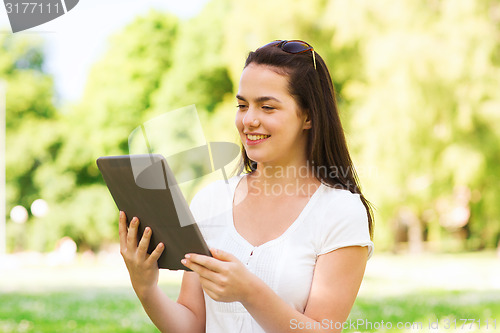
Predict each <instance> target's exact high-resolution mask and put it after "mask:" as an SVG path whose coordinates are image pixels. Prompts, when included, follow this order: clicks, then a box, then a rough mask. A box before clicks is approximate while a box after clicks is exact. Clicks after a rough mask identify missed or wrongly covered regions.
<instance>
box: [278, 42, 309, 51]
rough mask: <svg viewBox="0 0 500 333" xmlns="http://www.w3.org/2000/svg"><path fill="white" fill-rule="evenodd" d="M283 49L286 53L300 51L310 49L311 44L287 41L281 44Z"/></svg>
mask: <svg viewBox="0 0 500 333" xmlns="http://www.w3.org/2000/svg"><path fill="white" fill-rule="evenodd" d="M281 48H282V49H283V51H285V52H288V53H301V52H305V51H309V50H312V46H310V45H308V44H306V43H304V42H298V41H295V42H287V43H285V44H284V45H282V46H281Z"/></svg>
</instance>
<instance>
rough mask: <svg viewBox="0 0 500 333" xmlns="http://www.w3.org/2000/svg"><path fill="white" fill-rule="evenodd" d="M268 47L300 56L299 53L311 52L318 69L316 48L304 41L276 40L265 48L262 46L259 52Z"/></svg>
mask: <svg viewBox="0 0 500 333" xmlns="http://www.w3.org/2000/svg"><path fill="white" fill-rule="evenodd" d="M267 46H277V47H279V48H280V49H282V50H283V51H285V52H287V53H292V54H298V53H303V52H307V51H311V52H312V55H313V63H314V69H316V57H315V55H314V53H315V52H314V48H313V47H312V46H311V45H309V44H307V43H306V42H304V41H302V40H296V39H295V40H275V41H272V42H271V43H267V44H266V45H264V46H261V47H259V48H258V49H257V51H258V50H259V49H261V48H264V47H267Z"/></svg>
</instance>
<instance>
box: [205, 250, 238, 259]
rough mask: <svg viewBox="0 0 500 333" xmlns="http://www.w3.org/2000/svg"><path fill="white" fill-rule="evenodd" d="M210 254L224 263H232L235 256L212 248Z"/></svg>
mask: <svg viewBox="0 0 500 333" xmlns="http://www.w3.org/2000/svg"><path fill="white" fill-rule="evenodd" d="M210 252H211V253H212V255H213V256H214V258H216V259H219V260H222V261H232V260H233V258H234V256H233V255H232V254H231V253H228V252H225V251H222V250H219V249H214V248H210Z"/></svg>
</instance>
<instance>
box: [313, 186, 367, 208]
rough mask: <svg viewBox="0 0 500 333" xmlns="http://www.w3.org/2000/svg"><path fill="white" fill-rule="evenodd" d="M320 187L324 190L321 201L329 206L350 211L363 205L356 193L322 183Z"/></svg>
mask: <svg viewBox="0 0 500 333" xmlns="http://www.w3.org/2000/svg"><path fill="white" fill-rule="evenodd" d="M322 186H323V188H324V195H323V200H325V201H328V203H329V204H330V205H333V206H335V207H336V208H345V209H350V208H354V207H356V206H358V207H359V205H363V202H362V201H361V196H360V195H359V194H358V193H353V192H351V191H349V190H346V189H343V188H340V187H336V186H331V185H327V184H324V183H323V185H322Z"/></svg>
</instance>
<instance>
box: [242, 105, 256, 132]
mask: <svg viewBox="0 0 500 333" xmlns="http://www.w3.org/2000/svg"><path fill="white" fill-rule="evenodd" d="M242 122H243V125H244V126H245V127H258V126H259V124H260V121H259V119H258V118H257V115H256V114H255V112H254V111H252V109H251V108H249V109H248V111H247V112H246V113H245V116H244V117H243V120H242Z"/></svg>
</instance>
